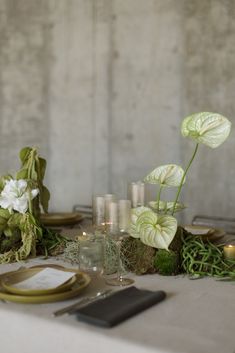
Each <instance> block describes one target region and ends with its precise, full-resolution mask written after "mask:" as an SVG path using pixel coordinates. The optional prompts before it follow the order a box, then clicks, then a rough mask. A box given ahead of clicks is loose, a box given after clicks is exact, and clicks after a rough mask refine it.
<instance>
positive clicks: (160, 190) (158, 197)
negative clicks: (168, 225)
mask: <svg viewBox="0 0 235 353" xmlns="http://www.w3.org/2000/svg"><path fill="white" fill-rule="evenodd" d="M162 188H163V185H162V184H161V185H160V188H159V191H158V194H157V212H159V205H160V197H161V192H162Z"/></svg>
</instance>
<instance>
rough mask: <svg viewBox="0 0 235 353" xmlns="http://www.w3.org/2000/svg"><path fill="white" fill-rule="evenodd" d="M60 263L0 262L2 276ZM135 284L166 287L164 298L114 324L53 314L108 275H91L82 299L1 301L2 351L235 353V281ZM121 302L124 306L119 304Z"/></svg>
mask: <svg viewBox="0 0 235 353" xmlns="http://www.w3.org/2000/svg"><path fill="white" fill-rule="evenodd" d="M42 264H43V265H49V264H57V265H58V264H59V265H62V266H65V267H69V268H74V269H77V266H76V265H71V264H70V263H68V262H65V261H64V260H61V259H58V258H55V257H51V258H47V259H44V258H42V257H37V258H34V259H29V260H27V261H26V262H23V263H12V264H4V265H0V274H3V273H5V272H8V271H13V270H17V269H18V268H20V267H21V266H24V267H32V266H35V265H42ZM128 276H131V277H132V278H133V279H134V281H135V282H134V286H136V287H137V288H141V289H148V290H152V291H158V290H163V291H165V292H166V294H167V296H166V299H165V300H163V301H162V302H160V303H158V304H156V305H154V306H152V307H150V308H149V309H147V310H145V311H142V312H141V313H139V314H137V315H135V316H133V317H131V318H129V319H128V320H126V321H124V322H122V323H121V324H119V325H118V326H115V327H113V328H101V327H97V326H93V325H91V324H88V323H84V322H82V321H79V320H78V319H77V316H76V314H72V315H62V316H59V317H55V316H53V313H54V312H55V311H56V310H58V309H61V308H64V307H65V306H67V305H70V304H73V303H75V302H76V301H78V300H81V299H82V298H84V297H86V296H90V295H94V294H95V293H97V292H98V291H100V290H101V289H104V288H106V287H107V288H112V289H114V290H121V289H122V288H121V287H108V286H107V285H106V284H105V277H104V276H103V277H102V276H101V277H97V278H95V279H93V280H92V281H91V283H90V285H89V286H88V287H87V288H86V289H85V290H84V291H83V292H81V293H80V294H79V295H78V297H76V298H73V299H70V300H66V301H60V302H55V303H46V304H21V303H14V302H10V301H0V347H1V352H2V353H15V352H19V353H32V352H33V353H42V352H43V353H51V352H55V353H65V352H69V353H79V352H81V353H88V352H89V353H90V352H96V353H120V352H125V353H151V352H155V353H235V316H234V315H235V283H234V282H229V281H228V282H227V281H220V280H216V279H215V278H209V277H207V278H201V279H197V280H192V279H190V278H189V277H188V276H186V275H184V276H183V275H178V276H160V275H158V274H151V275H150V274H149V275H142V276H136V275H134V274H128ZM120 305H121V304H120Z"/></svg>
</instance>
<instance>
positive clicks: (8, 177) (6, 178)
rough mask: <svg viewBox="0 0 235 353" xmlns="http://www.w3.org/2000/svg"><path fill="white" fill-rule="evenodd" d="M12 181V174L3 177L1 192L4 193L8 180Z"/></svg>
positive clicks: (0, 184) (0, 180)
mask: <svg viewBox="0 0 235 353" xmlns="http://www.w3.org/2000/svg"><path fill="white" fill-rule="evenodd" d="M11 179H12V176H11V175H10V174H7V175H3V176H2V177H1V178H0V192H2V190H3V189H4V186H5V183H6V181H7V180H11Z"/></svg>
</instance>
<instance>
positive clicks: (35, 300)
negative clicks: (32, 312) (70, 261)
mask: <svg viewBox="0 0 235 353" xmlns="http://www.w3.org/2000/svg"><path fill="white" fill-rule="evenodd" d="M39 267H42V268H45V267H52V268H59V269H63V271H66V272H76V277H77V280H76V282H75V283H74V285H72V286H71V288H70V289H68V290H66V291H65V292H62V293H52V294H47V295H32V296H30V295H17V294H11V293H8V292H4V291H2V290H3V288H0V299H3V300H6V301H10V302H15V303H22V304H43V303H54V302H57V301H63V300H67V299H71V298H74V297H76V296H77V295H79V294H80V292H81V291H82V290H83V289H85V288H86V287H87V286H88V285H89V283H90V281H91V278H90V277H89V276H88V275H87V274H86V273H84V272H81V271H79V270H76V269H74V268H67V267H63V266H59V265H53V264H48V265H43V266H33V267H31V268H39ZM12 272H15V271H11V272H7V273H4V274H2V275H1V276H0V280H1V278H2V277H3V276H5V275H7V274H8V275H9V274H10V273H12ZM81 276H82V278H83V280H84V282H83V283H82V284H81V285H79V287H77V288H76V284H78V281H79V277H81Z"/></svg>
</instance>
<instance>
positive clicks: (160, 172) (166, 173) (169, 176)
mask: <svg viewBox="0 0 235 353" xmlns="http://www.w3.org/2000/svg"><path fill="white" fill-rule="evenodd" d="M183 175H184V170H183V169H182V168H181V167H180V166H178V165H176V164H166V165H162V166H160V167H158V168H156V169H154V170H153V171H152V172H151V173H150V174H148V175H147V176H146V177H145V178H144V182H145V183H148V184H160V185H162V186H176V187H177V186H179V185H180V182H181V180H182V178H183ZM184 182H185V180H184Z"/></svg>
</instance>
